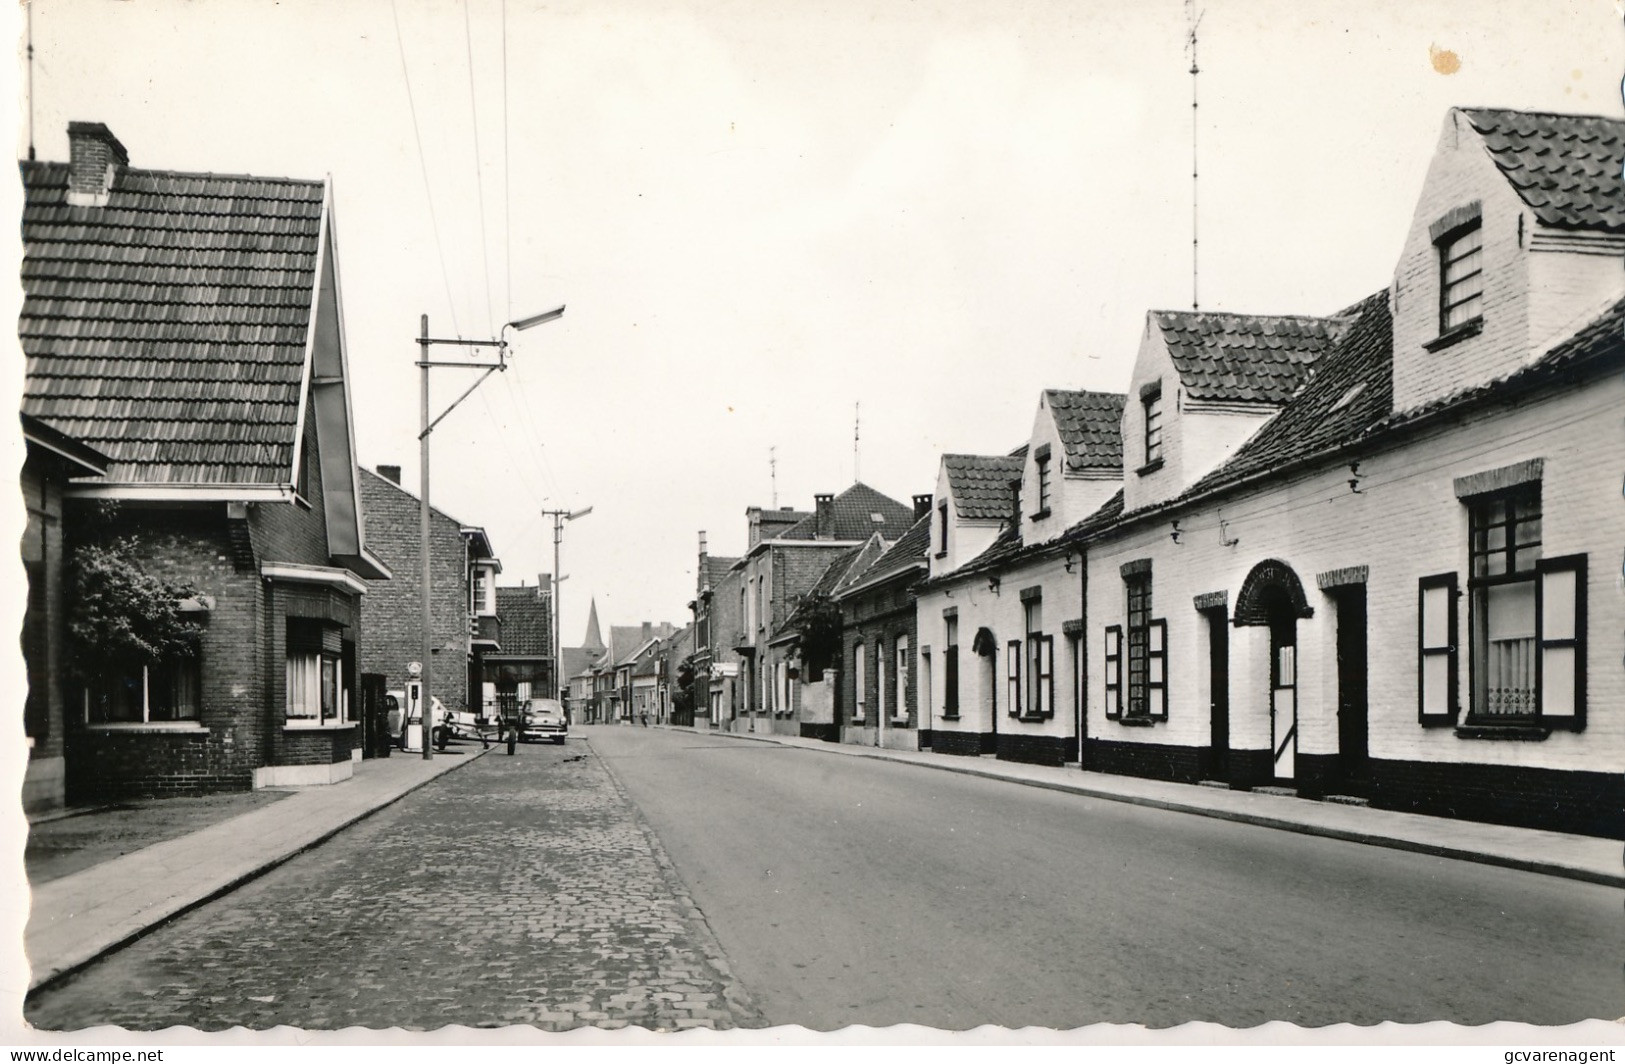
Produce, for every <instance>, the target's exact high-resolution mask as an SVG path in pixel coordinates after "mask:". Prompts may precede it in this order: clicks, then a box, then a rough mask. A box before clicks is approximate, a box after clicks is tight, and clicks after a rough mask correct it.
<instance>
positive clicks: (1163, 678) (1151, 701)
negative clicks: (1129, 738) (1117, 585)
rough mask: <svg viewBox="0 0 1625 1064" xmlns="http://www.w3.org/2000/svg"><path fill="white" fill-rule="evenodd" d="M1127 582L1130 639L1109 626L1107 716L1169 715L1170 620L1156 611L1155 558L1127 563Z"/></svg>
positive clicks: (1153, 717) (1150, 717)
mask: <svg viewBox="0 0 1625 1064" xmlns="http://www.w3.org/2000/svg"><path fill="white" fill-rule="evenodd" d="M1123 587H1124V591H1125V594H1126V597H1127V608H1128V627H1127V633H1126V634H1127V638H1126V640H1125V638H1124V636H1125V633H1124V630H1123V629H1122V628H1119V627H1118V626H1116V625H1113V626H1111V627H1109V628H1107V629H1106V638H1105V652H1106V662H1105V666H1106V667H1105V683H1106V716H1108V717H1112V718H1122V719H1129V720H1136V719H1137V720H1167V719H1168V622H1167V621H1166V620H1163V619H1161V618H1154V617H1152V616H1151V566H1150V563H1149V562H1131V563H1129V564H1128V565H1126V566H1124V567H1123ZM1125 644H1126V645H1125ZM1125 659H1126V660H1125ZM1125 672H1126V673H1127V675H1126V677H1125V675H1124V674H1125ZM1125 688H1127V691H1126V695H1127V697H1126V698H1125V690H1124V689H1125Z"/></svg>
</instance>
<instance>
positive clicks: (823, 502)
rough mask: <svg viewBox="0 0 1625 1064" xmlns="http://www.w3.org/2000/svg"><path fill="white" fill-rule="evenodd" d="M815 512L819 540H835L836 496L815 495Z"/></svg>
mask: <svg viewBox="0 0 1625 1064" xmlns="http://www.w3.org/2000/svg"><path fill="white" fill-rule="evenodd" d="M813 512H814V513H815V514H817V525H818V529H817V533H816V534H817V536H818V538H819V539H834V538H835V496H833V495H814V496H813Z"/></svg>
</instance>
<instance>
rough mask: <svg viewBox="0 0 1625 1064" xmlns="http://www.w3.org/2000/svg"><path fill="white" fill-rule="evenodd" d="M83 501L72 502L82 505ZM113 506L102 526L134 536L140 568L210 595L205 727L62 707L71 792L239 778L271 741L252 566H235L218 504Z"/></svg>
mask: <svg viewBox="0 0 1625 1064" xmlns="http://www.w3.org/2000/svg"><path fill="white" fill-rule="evenodd" d="M84 505H85V504H75V508H74V511H70V512H79V513H81V514H88V510H81V509H80V507H83V506H84ZM118 514H119V516H118V518H117V520H116V521H115V522H114V523H113V525H112V526H111V529H110V530H111V531H112V532H113V533H115V534H121V535H122V534H134V535H135V536H136V537H137V539H138V542H139V544H140V547H141V549H140V551H139V557H140V559H141V564H142V566H143V568H145V569H146V570H147V571H148V572H150V573H152V574H153V575H155V576H159V577H162V578H164V579H167V580H174V581H186V582H189V583H191V584H192V585H193V586H194V587H195V588H196V589H197V591H198V593H199V594H200V595H206V596H208V597H209V598H211V599H212V600H213V602H214V608H213V609H212V610H210V611H209V612H208V613H207V614H206V615H202V616H204V617H205V618H206V619H204V622H203V634H202V640H201V643H200V666H199V672H200V674H201V689H200V711H199V720H198V724H199V726H200V727H201V728H202V729H206V732H199V733H186V734H168V733H165V732H163V731H161V730H145V731H143V730H141V729H139V728H133V727H129V726H100V727H90V726H86V725H84V724H83V722H82V720H83V718H82V714H78V713H70V714H69V718H70V721H72V724H71V726H70V730H69V733H68V736H67V761H68V765H67V787H68V797H69V800H70V801H76V802H77V801H90V800H102V799H105V798H109V797H115V796H119V795H134V794H169V793H189V794H193V793H204V792H207V791H211V790H222V789H225V790H235V789H243V788H246V787H248V786H249V784H250V782H251V779H252V774H253V770H254V768H255V767H256V766H258V765H261V764H265V763H266V761H265V759H266V758H267V757H268V756H269V742H270V736H269V729H268V726H267V722H266V719H265V711H264V705H265V696H266V690H265V673H266V670H265V669H264V667H263V662H264V660H265V659H264V657H263V655H262V652H261V648H262V646H263V639H262V628H261V605H262V590H261V582H260V579H259V576H258V574H256V573H240V572H238V571H237V568H236V566H235V564H234V562H233V558H232V548H231V542H230V536H229V533H228V531H227V527H226V520H225V511H224V507H223V505H221V504H215V505H211V506H198V507H188V508H186V509H164V510H159V509H143V508H140V507H136V506H132V505H130V504H127V503H126V504H122V505H121V507H120V509H119V511H118ZM277 672H278V674H279V675H280V669H278V670H277Z"/></svg>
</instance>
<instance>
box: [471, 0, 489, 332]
mask: <svg viewBox="0 0 1625 1064" xmlns="http://www.w3.org/2000/svg"><path fill="white" fill-rule="evenodd" d="M463 44H464V46H465V51H466V53H467V56H468V117H469V125H471V126H472V127H473V129H474V193H475V195H476V197H477V198H478V200H479V205H480V267H481V269H482V270H483V271H484V273H485V328H486V331H487V332H494V331H495V330H496V326H495V322H496V315H494V314H492V313H491V242H490V240H489V238H488V237H487V236H486V231H485V180H484V178H483V176H482V175H481V173H480V111H479V106H478V104H477V102H476V100H475V95H474V26H473V23H472V22H471V21H470V19H469V14H468V0H463Z"/></svg>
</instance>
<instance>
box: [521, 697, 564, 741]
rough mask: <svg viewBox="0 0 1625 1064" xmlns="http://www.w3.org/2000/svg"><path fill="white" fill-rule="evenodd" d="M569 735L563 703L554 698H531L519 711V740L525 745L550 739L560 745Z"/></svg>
mask: <svg viewBox="0 0 1625 1064" xmlns="http://www.w3.org/2000/svg"><path fill="white" fill-rule="evenodd" d="M569 734H570V721H569V718H568V717H566V716H565V713H564V703H562V702H560V701H559V700H558V699H556V698H532V699H530V700H529V701H527V702H526V703H525V704H524V706H523V708H522V709H521V710H520V726H519V738H520V739H521V740H522V741H524V742H527V743H535V742H541V741H542V740H543V739H551V740H553V742H555V743H558V744H560V745H562V744H563V743H564V739H565V736H567V735H569Z"/></svg>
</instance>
